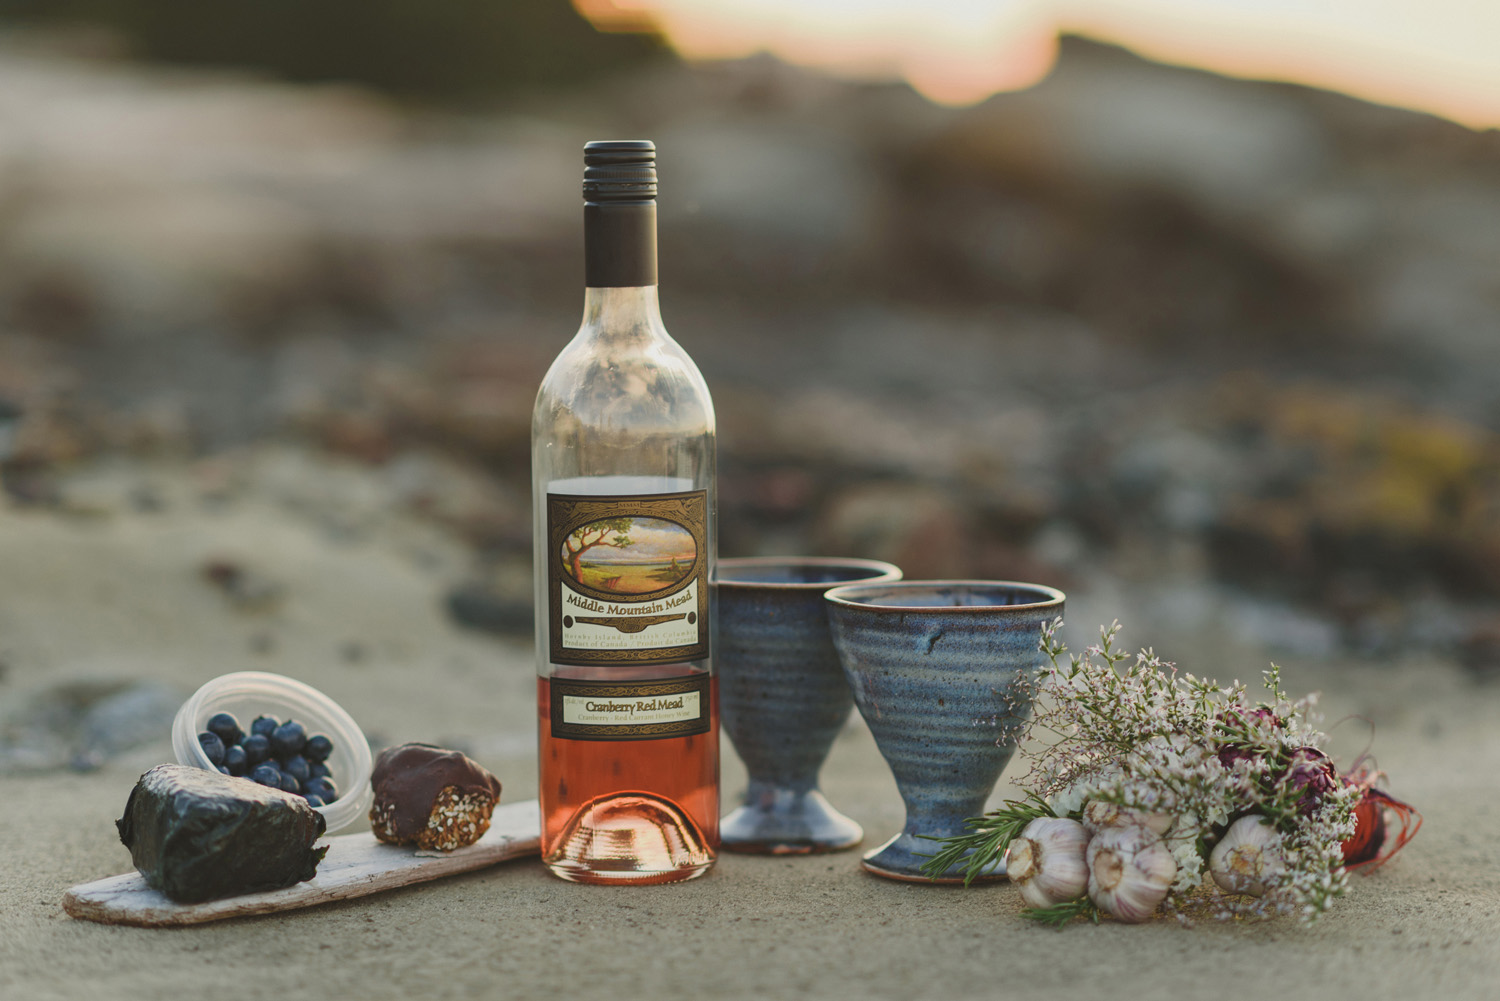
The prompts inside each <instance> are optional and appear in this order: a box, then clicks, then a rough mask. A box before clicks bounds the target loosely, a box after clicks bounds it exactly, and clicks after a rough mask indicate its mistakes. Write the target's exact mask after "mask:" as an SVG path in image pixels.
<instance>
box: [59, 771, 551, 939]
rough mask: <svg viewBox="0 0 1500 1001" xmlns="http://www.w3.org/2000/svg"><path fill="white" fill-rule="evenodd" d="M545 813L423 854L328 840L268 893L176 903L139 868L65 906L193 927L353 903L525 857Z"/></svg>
mask: <svg viewBox="0 0 1500 1001" xmlns="http://www.w3.org/2000/svg"><path fill="white" fill-rule="evenodd" d="M541 826H542V822H541V812H540V810H539V809H538V806H537V801H536V800H534V799H533V800H527V801H526V802H524V803H510V804H507V805H505V806H501V807H497V808H496V810H495V814H494V816H493V817H492V818H491V820H490V829H489V830H488V831H486V832H485V835H484V837H482V838H480V839H479V840H478V841H477V842H475V843H474V844H472V845H470V846H469V847H467V848H460V849H458V850H457V851H452V852H448V853H446V854H443V853H437V852H433V853H424V854H421V855H418V854H417V853H416V851H415V849H412V848H398V847H396V846H395V845H387V844H382V843H381V842H379V841H377V840H375V835H373V834H371V833H369V832H368V831H366V832H364V833H362V834H344V835H340V836H338V837H334V838H329V839H327V842H328V854H327V855H326V856H324V858H323V861H322V862H320V863H319V864H318V874H317V875H316V876H314V877H313V878H312V879H310V880H308V881H307V882H305V883H298V884H297V885H296V886H289V887H287V888H286V889H284V890H272V891H270V892H267V893H248V894H245V895H244V896H240V897H227V898H225V899H223V900H210V901H208V902H207V903H202V904H177V903H173V902H172V901H170V900H168V899H167V898H166V897H165V896H163V895H162V894H161V893H160V892H158V891H156V890H153V889H151V888H150V887H149V886H147V885H146V881H145V880H144V879H142V878H141V876H140V874H139V873H134V872H129V873H125V874H124V875H123V876H111V877H110V878H108V879H101V880H97V881H95V882H93V883H84V884H83V885H82V886H75V887H73V889H71V890H69V891H68V892H67V894H66V895H64V897H63V910H65V911H67V912H68V913H69V914H71V915H72V916H73V917H75V918H83V919H85V920H88V921H102V922H104V923H105V924H122V925H140V926H143V927H163V926H170V925H194V924H201V923H203V922H205V921H219V920H221V919H223V918H237V917H243V916H245V915H247V914H270V913H272V912H275V911H290V910H295V909H296V908H299V907H312V906H315V905H317V904H326V903H328V902H329V901H333V900H349V899H351V898H353V897H363V896H365V895H367V894H371V893H379V892H381V891H382V890H393V889H395V888H396V887H398V886H410V885H411V884H413V883H422V882H426V881H427V880H429V879H438V878H439V877H442V876H451V875H453V874H454V873H459V872H469V871H471V870H474V869H483V868H484V867H485V866H489V865H493V864H495V863H496V862H503V861H504V860H506V859H510V858H517V857H519V856H522V855H532V854H535V853H536V852H537V851H538V850H539V849H540V847H541Z"/></svg>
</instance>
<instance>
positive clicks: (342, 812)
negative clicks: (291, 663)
mask: <svg viewBox="0 0 1500 1001" xmlns="http://www.w3.org/2000/svg"><path fill="white" fill-rule="evenodd" d="M215 713H233V714H234V715H235V717H236V718H237V719H238V720H239V721H240V726H242V727H244V728H245V729H246V730H248V729H249V728H250V721H251V720H253V719H255V717H257V716H263V715H264V716H275V717H276V718H277V719H279V720H281V721H282V722H283V723H284V722H286V721H287V720H288V719H294V720H296V721H297V722H298V723H301V724H302V725H303V726H305V727H307V732H308V734H309V735H311V734H315V733H322V734H326V735H327V736H328V739H329V740H331V741H333V754H331V755H330V756H329V758H328V771H329V773H330V774H331V776H332V777H333V781H334V783H335V784H337V785H338V787H339V790H340V796H339V798H338V799H336V800H334V801H333V802H332V803H329V804H328V805H327V806H320V807H317V808H316V809H317V811H318V812H319V813H321V814H322V815H323V819H324V820H326V821H327V822H328V833H329V834H332V833H333V832H334V831H337V830H339V829H340V828H343V827H348V826H349V825H350V824H352V823H354V822H355V821H356V820H358V819H360V818H361V817H364V816H365V815H366V814H368V813H369V811H370V800H371V799H372V798H373V795H372V793H371V792H370V770H371V767H372V761H371V758H370V744H369V742H368V741H367V740H365V735H364V732H363V731H362V730H360V728H359V724H358V723H356V722H354V718H353V717H351V716H350V715H349V714H348V713H346V712H344V710H343V708H342V707H341V706H340V705H339V704H338V703H337V702H335V701H333V700H332V699H330V698H329V697H328V696H326V695H324V694H323V693H322V692H320V691H318V690H317V689H316V688H313V687H311V686H310V685H304V684H303V683H302V682H300V681H297V680H295V679H292V678H288V677H284V676H282V675H280V674H270V673H267V672H265V671H240V672H238V673H236V674H224V675H220V676H219V677H217V678H215V679H214V680H212V681H210V682H208V683H207V684H206V685H204V686H203V687H202V688H200V689H198V691H196V692H194V693H193V697H192V698H190V699H188V700H187V701H186V702H184V703H183V704H182V708H181V709H179V710H177V718H176V719H174V720H173V721H172V751H173V752H174V753H175V754H176V755H177V761H178V763H179V764H183V765H192V766H193V767H195V768H204V769H207V770H209V771H216V770H217V769H216V768H215V767H214V765H213V763H212V762H211V761H209V760H208V755H207V754H205V753H203V748H202V747H201V746H199V744H198V734H200V733H202V732H203V731H204V730H205V729H207V727H208V721H209V718H210V717H212V716H213V715H214V714H215Z"/></svg>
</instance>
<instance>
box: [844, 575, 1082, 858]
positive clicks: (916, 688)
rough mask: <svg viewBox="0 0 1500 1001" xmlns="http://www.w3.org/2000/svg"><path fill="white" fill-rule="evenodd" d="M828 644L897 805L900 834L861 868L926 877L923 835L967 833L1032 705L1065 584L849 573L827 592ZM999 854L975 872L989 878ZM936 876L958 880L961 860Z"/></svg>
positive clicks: (932, 844)
mask: <svg viewBox="0 0 1500 1001" xmlns="http://www.w3.org/2000/svg"><path fill="white" fill-rule="evenodd" d="M826 601H827V605H828V619H829V624H830V626H831V627H832V632H833V644H834V646H835V647H836V648H837V649H838V652H839V659H840V661H841V662H842V664H843V668H844V674H845V676H847V677H848V679H849V687H850V689H851V690H852V692H853V695H854V704H855V705H856V706H858V707H859V712H860V715H862V716H863V717H864V719H865V722H866V723H867V724H868V725H869V727H870V732H871V733H872V734H873V735H874V737H875V743H876V745H877V746H878V747H879V748H880V753H881V754H882V755H884V756H885V760H886V763H887V764H889V765H890V767H891V772H892V773H893V774H894V775H895V777H896V787H897V789H899V790H900V792H901V799H902V801H903V802H904V803H905V804H906V825H905V827H904V828H903V829H902V831H901V833H900V834H898V835H896V836H895V837H894V838H892V839H891V840H890V841H887V842H886V843H885V844H883V845H881V846H880V847H879V848H877V849H875V850H874V851H871V852H869V853H867V854H866V855H865V857H864V861H863V863H862V864H863V866H864V868H865V869H867V870H869V871H870V872H872V873H875V874H876V875H877V876H886V877H889V878H891V879H903V880H911V881H914V882H928V877H927V876H925V875H924V874H923V873H922V871H921V870H922V864H923V863H924V862H926V861H927V858H926V856H931V855H933V854H936V852H937V851H938V849H939V848H940V846H939V844H938V842H937V841H936V840H932V839H940V838H949V837H953V836H955V835H958V834H962V833H964V832H965V828H964V820H965V819H967V818H969V817H975V816H978V815H979V814H981V813H983V812H984V804H985V800H986V799H988V798H989V795H990V792H991V791H993V789H994V788H995V782H996V780H998V779H999V778H1000V773H1001V771H1003V770H1004V769H1005V765H1006V763H1007V762H1009V761H1010V756H1011V753H1012V752H1013V751H1014V750H1015V741H1016V739H1017V738H1018V737H1019V735H1020V733H1021V730H1022V728H1023V727H1024V725H1025V721H1026V719H1027V718H1028V717H1029V716H1030V715H1031V686H1030V684H1029V682H1030V680H1031V678H1032V677H1033V676H1034V674H1035V672H1036V670H1037V669H1038V668H1039V667H1040V666H1041V664H1042V662H1043V660H1044V657H1043V654H1042V653H1041V652H1040V651H1039V649H1038V640H1040V638H1041V630H1042V624H1043V623H1044V622H1050V621H1051V620H1052V619H1054V618H1056V617H1057V616H1059V615H1061V614H1062V611H1063V593H1062V592H1061V591H1058V590H1056V589H1055V588H1050V587H1043V586H1041V585H1038V584H1016V583H1011V582H1008V581H908V582H906V583H898V584H873V585H866V584H858V585H852V586H848V587H839V588H834V589H833V590H831V591H829V592H828V594H827V598H826ZM1003 875H1004V867H1003V864H1002V865H999V866H996V867H995V868H994V869H992V870H990V871H988V872H987V873H985V874H984V876H982V877H981V878H988V879H998V878H1000V877H1001V876H1003ZM936 881H937V882H939V883H959V882H962V881H963V863H962V862H961V861H960V862H959V863H957V864H955V865H954V866H952V867H951V868H949V869H948V870H947V871H945V872H943V873H942V874H940V875H939V877H938V879H937V880H936Z"/></svg>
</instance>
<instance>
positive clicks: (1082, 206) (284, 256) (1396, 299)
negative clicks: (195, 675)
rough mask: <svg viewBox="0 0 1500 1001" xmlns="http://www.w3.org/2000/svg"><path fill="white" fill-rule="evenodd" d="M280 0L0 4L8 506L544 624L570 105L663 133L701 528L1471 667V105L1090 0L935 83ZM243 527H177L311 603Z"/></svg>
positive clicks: (605, 122) (90, 703) (1492, 367)
mask: <svg viewBox="0 0 1500 1001" xmlns="http://www.w3.org/2000/svg"><path fill="white" fill-rule="evenodd" d="M302 6H303V5H301V4H294V3H290V2H274V3H273V2H265V3H257V4H249V5H239V6H238V7H230V8H224V7H219V6H213V7H211V8H210V7H208V6H205V5H202V4H192V3H188V2H186V0H171V2H168V0H153V2H150V3H146V2H127V0H47V2H46V3H42V2H39V0H0V25H3V26H4V30H3V31H0V457H3V462H0V479H3V484H4V489H5V492H6V494H7V495H8V498H7V504H8V507H7V508H5V509H0V519H3V518H12V519H15V518H19V517H30V516H34V515H38V514H40V513H46V514H47V515H48V516H49V517H55V518H60V519H71V520H72V521H75V522H77V523H78V524H80V525H97V524H100V523H104V522H108V521H110V520H111V519H125V518H145V519H155V520H157V522H158V523H165V524H170V523H171V522H172V520H173V519H174V518H179V517H186V516H187V515H188V514H189V513H191V514H192V515H193V516H194V517H201V516H204V514H205V512H208V513H210V514H211V513H212V512H222V511H233V510H234V509H235V508H236V505H243V504H249V503H252V501H253V502H254V503H265V504H270V505H272V506H274V508H275V509H276V510H278V511H280V512H281V513H282V515H283V516H284V517H285V518H287V519H293V520H301V521H304V522H306V523H307V524H310V525H314V526H316V529H317V531H318V532H320V533H322V536H323V537H325V538H326V539H328V540H330V542H331V544H335V545H339V546H345V547H358V546H361V545H374V544H375V542H374V541H372V540H377V539H381V538H385V536H384V535H382V533H383V532H386V530H387V529H388V528H389V526H390V525H392V524H396V523H399V524H400V525H403V526H408V525H419V526H422V528H421V530H422V531H423V532H430V533H431V535H430V539H432V540H439V541H433V542H431V545H428V544H427V543H423V545H421V546H414V547H411V551H412V552H413V553H416V554H417V555H415V556H413V559H415V560H417V561H418V563H420V564H421V565H422V566H424V567H426V568H427V571H428V572H430V573H431V574H432V575H433V576H434V578H435V579H436V581H437V583H438V588H437V590H436V592H435V593H438V594H440V595H445V596H446V598H445V599H444V600H445V601H446V606H447V610H448V611H447V614H449V615H452V616H454V617H456V619H457V620H458V621H460V622H462V623H464V624H466V625H470V626H473V627H475V628H476V629H481V630H488V631H491V632H497V633H500V634H502V635H514V636H517V637H521V638H522V639H524V637H525V636H526V635H527V634H528V632H529V628H530V626H529V623H530V614H531V612H530V570H529V565H530V551H529V547H530V542H529V539H530V520H529V519H530V514H529V501H528V468H527V464H528V433H529V430H528V424H529V419H530V409H531V403H532V399H533V395H534V393H535V387H536V385H537V383H538V382H539V380H540V379H541V376H542V374H543V372H544V371H545V368H546V366H547V364H548V363H549V361H550V359H551V358H552V357H553V356H554V355H555V354H556V353H557V351H558V350H559V349H560V348H561V347H562V346H563V345H564V344H565V343H566V341H567V340H568V339H569V337H570V336H571V335H572V333H573V331H574V329H576V325H577V322H578V315H579V309H580V301H581V288H580V285H581V280H582V266H581V265H582V260H581V258H582V252H581V244H580V240H581V238H580V229H581V227H580V225H579V222H580V217H581V213H580V211H579V210H580V203H581V199H580V196H579V187H578V180H579V172H580V164H581V160H580V156H579V153H580V147H581V146H582V144H583V143H584V142H585V141H586V140H588V139H591V138H608V137H616V138H618V137H625V136H643V137H649V138H652V139H654V140H655V141H656V142H657V144H658V148H659V150H660V174H661V179H662V201H661V213H660V219H661V240H662V245H661V270H662V275H663V304H664V313H665V318H666V321H667V325H668V327H669V329H670V330H672V332H673V334H674V336H676V338H677V339H678V340H679V341H680V342H681V343H682V344H683V345H684V346H685V347H686V348H687V349H688V350H689V352H690V353H691V354H692V355H693V357H694V358H695V359H696V360H697V361H698V363H699V365H700V367H701V368H702V369H703V371H704V374H705V376H706V377H707V379H708V381H709V384H710V386H711V388H712V390H713V392H714V395H715V400H716V404H717V407H718V411H719V419H720V427H721V459H720V470H721V490H720V512H721V525H722V529H721V547H720V551H721V553H722V554H724V555H748V554H769V553H792V552H803V553H827V554H853V555H864V556H872V557H880V558H885V559H890V560H894V561H895V562H897V563H899V564H900V565H902V566H903V567H904V568H905V569H906V571H907V574H908V576H909V577H913V578H916V577H936V576H974V577H995V578H1011V579H1028V580H1041V581H1046V582H1049V583H1055V584H1058V585H1060V586H1062V587H1064V588H1065V589H1067V590H1068V591H1069V593H1070V611H1071V612H1072V613H1073V616H1074V618H1075V623H1074V624H1075V625H1077V624H1078V623H1079V622H1083V623H1084V624H1086V625H1088V626H1089V627H1092V626H1093V625H1094V621H1093V620H1095V619H1098V620H1108V619H1110V618H1114V617H1116V616H1118V617H1120V618H1122V619H1124V620H1126V621H1127V623H1128V624H1129V625H1130V626H1131V629H1130V630H1129V632H1127V635H1126V638H1127V639H1131V638H1132V637H1133V638H1135V639H1136V640H1138V641H1141V642H1149V641H1150V640H1151V638H1152V634H1153V631H1155V632H1156V633H1157V635H1162V634H1163V633H1162V632H1161V631H1165V635H1170V636H1176V637H1197V638H1198V640H1200V641H1201V642H1202V643H1203V644H1204V645H1205V646H1204V649H1209V648H1211V645H1222V644H1225V643H1230V644H1238V645H1240V646H1242V647H1248V648H1252V649H1254V650H1256V651H1257V652H1258V653H1259V652H1264V653H1266V654H1268V655H1270V656H1276V655H1279V654H1288V653H1289V654H1291V655H1294V656H1299V657H1304V658H1314V659H1316V658H1319V657H1349V656H1353V657H1358V658H1364V659H1367V660H1370V661H1377V660H1388V661H1392V662H1399V661H1400V659H1401V658H1402V657H1404V656H1407V655H1409V654H1412V653H1421V654H1423V655H1428V654H1432V655H1437V656H1439V657H1441V658H1444V659H1448V660H1452V661H1456V662H1459V663H1462V664H1463V665H1465V666H1466V667H1467V668H1468V669H1469V670H1471V671H1472V672H1474V674H1475V675H1476V676H1477V677H1485V676H1494V675H1497V674H1500V379H1497V373H1500V133H1497V132H1496V131H1494V130H1490V131H1487V132H1476V131H1472V130H1469V129H1466V128H1464V127H1462V126H1459V125H1456V124H1453V123H1451V122H1448V121H1446V120H1443V119H1439V118H1436V117H1432V116H1427V115H1423V114H1419V113H1415V112H1408V111H1402V110H1395V109H1391V108H1386V107H1380V106H1375V105H1372V104H1368V103H1364V102H1361V101H1359V100H1356V99H1353V98H1350V97H1345V96H1341V95H1338V94H1334V93H1329V92H1323V91H1318V90H1313V89H1308V88H1305V87H1300V86H1293V85H1289V84H1270V83H1255V82H1246V81H1241V80H1235V79H1229V78H1225V77H1220V76H1215V75H1212V74H1210V73H1206V72H1200V71H1196V70H1188V69H1181V68H1174V67H1169V66H1164V65H1158V64H1154V63H1151V62H1148V61H1145V60H1143V59H1141V58H1138V57H1137V56H1135V55H1133V54H1131V53H1129V52H1127V51H1124V50H1122V49H1118V48H1113V47H1110V46H1106V45H1103V44H1099V43H1096V42H1091V41H1087V40H1084V39H1080V38H1065V39H1064V40H1063V44H1062V49H1061V55H1060V57H1059V60H1058V63H1057V66H1056V68H1055V70H1054V71H1053V72H1052V73H1051V74H1050V75H1049V76H1048V77H1047V78H1046V79H1045V80H1044V81H1043V82H1042V83H1040V84H1039V85H1037V86H1035V87H1033V88H1031V89H1028V90H1025V91H1021V92H1017V93H1008V94H1002V95H998V96H996V97H993V98H991V99H989V100H987V101H985V102H983V103H982V104H979V105H977V106H975V107H971V108H967V109H951V108H943V107H939V106H936V105H933V104H931V103H929V102H928V101H926V100H925V99H923V98H922V97H920V96H918V95H917V94H916V93H915V92H913V91H912V90H910V89H909V88H908V87H906V86H905V85H903V84H884V85H875V84H856V83H848V82H839V81H836V80H833V79H831V78H827V77H824V76H820V75H818V74H816V73H813V72H811V71H806V70H801V69H796V68H793V67H790V66H787V65H784V64H781V63H778V62H776V61H774V60H772V59H770V58H767V57H762V58H755V59H750V60H745V61H735V62H725V63H712V64H699V65H692V64H686V63H683V62H681V61H679V60H677V59H676V58H675V57H673V56H671V55H670V53H669V52H668V50H667V49H666V48H665V47H664V46H663V45H662V44H661V43H660V42H659V41H658V40H656V39H653V38H652V37H651V36H650V34H649V33H645V34H641V33H615V34H603V33H599V32H596V31H595V30H594V29H593V28H591V27H590V26H589V25H588V24H587V23H586V22H584V21H583V20H582V19H581V17H579V16H578V15H577V14H576V13H575V12H574V11H573V9H572V8H571V7H570V6H568V5H567V4H566V3H563V2H561V0H526V2H511V3H507V4H504V5H499V4H493V3H490V2H487V0H442V2H429V3H424V4H420V5H419V4H386V5H376V6H374V7H370V6H369V5H366V4H363V3H359V2H356V0H340V2H332V0H330V2H328V3H323V4H319V5H317V6H318V8H319V10H320V12H321V13H320V15H319V19H318V20H317V21H316V22H315V23H313V22H310V21H308V20H307V19H306V18H302V19H299V18H298V16H297V14H296V12H297V11H299V10H301V8H302ZM294 23H295V24H297V25H298V26H299V28H300V29H301V30H298V31H292V30H290V26H291V25H293V24H294ZM351 26H352V27H351ZM413 53H422V54H423V58H421V59H417V58H412V54H413ZM423 537H424V538H429V537H428V536H423ZM424 547H425V548H424ZM422 553H425V554H426V555H425V556H424V555H422ZM434 553H439V554H441V555H434ZM0 558H4V557H0ZM253 564H254V560H253V559H252V560H250V561H249V565H240V564H239V563H236V564H234V565H231V566H227V567H226V566H217V567H215V566H199V565H193V566H184V567H183V568H182V573H183V575H184V577H185V578H191V579H192V580H193V581H194V582H195V584H194V586H199V587H203V588H207V589H211V590H215V591H217V592H220V593H222V594H223V595H224V596H225V598H226V600H229V601H231V602H242V601H243V602H247V603H248V605H249V606H254V607H259V606H260V605H261V604H264V603H266V602H276V601H283V600H284V601H295V598H296V596H295V594H289V595H288V594H282V593H280V591H278V588H277V585H276V580H275V578H276V577H277V576H278V573H277V567H276V566H275V565H267V566H259V567H258V566H255V565H253ZM12 570H13V571H15V570H16V568H15V567H14V565H13V566H12ZM25 572H26V573H32V572H40V571H38V570H37V569H36V568H30V569H28V570H26V571H25ZM259 575H264V576H265V579H261V577H260V576H259ZM5 614H6V612H5V610H4V609H0V621H3V619H4V616H5ZM0 640H3V637H0ZM254 642H260V643H262V645H263V646H264V647H265V648H266V651H269V650H271V649H273V648H274V646H275V640H274V637H268V636H262V638H261V639H260V640H256V641H254ZM348 642H349V643H352V644H355V646H354V647H349V648H347V649H345V651H344V653H345V655H347V656H350V657H355V658H357V657H358V656H360V654H359V653H358V652H357V646H358V642H359V641H358V637H352V638H350V639H349V640H348ZM1181 642H1182V643H1183V644H1184V646H1186V645H1187V641H1186V640H1185V639H1184V640H1182V641H1181ZM350 650H354V651H355V652H353V653H351V652H350ZM263 652H264V651H263ZM4 655H5V651H4V649H3V642H0V672H3V671H4V666H3V658H4ZM1200 666H1201V667H1202V668H1203V669H1204V670H1207V671H1208V672H1209V673H1213V672H1212V669H1211V665H1200ZM4 684H5V680H4V674H3V673H0V689H3V687H4ZM69 692H70V693H71V694H69V693H64V696H66V697H63V696H58V695H57V693H53V702H51V703H49V706H52V709H51V710H49V711H57V712H64V711H67V712H72V713H74V717H70V718H75V717H78V715H79V714H86V713H88V712H91V711H99V712H108V708H109V703H108V700H109V699H119V698H127V699H128V698H134V699H136V700H138V701H142V702H143V703H147V702H152V703H153V704H154V702H153V700H155V701H156V702H161V701H163V700H162V699H161V698H159V697H158V695H157V694H156V693H154V692H153V691H144V692H132V691H129V690H126V691H123V692H122V691H115V690H109V691H105V690H100V691H99V692H95V693H94V694H95V695H97V696H98V697H97V698H93V699H90V700H83V701H80V700H79V699H80V698H81V697H78V698H75V697H74V696H77V692H76V691H73V690H71V689H70V690H69ZM70 698H71V699H72V701H69V699H70ZM170 701H171V700H170V699H168V700H165V702H167V703H170ZM101 704H103V705H104V706H105V708H104V709H102V710H100V709H98V708H97V707H98V706H99V705H101ZM69 707H71V708H69ZM3 739H4V738H3V735H0V743H3ZM86 743H87V742H86V741H85V742H84V744H78V745H76V746H71V745H70V747H69V748H66V749H58V750H56V752H55V753H56V754H57V755H65V754H67V755H75V756H76V755H78V754H84V755H85V756H86V755H87V754H88V753H90V750H89V747H88V746H85V744H86Z"/></svg>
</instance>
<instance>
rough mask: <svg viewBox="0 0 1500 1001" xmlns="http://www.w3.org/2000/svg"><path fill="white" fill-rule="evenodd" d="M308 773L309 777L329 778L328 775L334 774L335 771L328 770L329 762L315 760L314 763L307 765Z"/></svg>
mask: <svg viewBox="0 0 1500 1001" xmlns="http://www.w3.org/2000/svg"><path fill="white" fill-rule="evenodd" d="M307 774H308V777H309V778H314V779H326V778H328V776H330V775H332V774H333V772H331V771H329V770H328V763H327V762H325V761H314V762H313V763H312V764H310V765H308V766H307Z"/></svg>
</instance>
